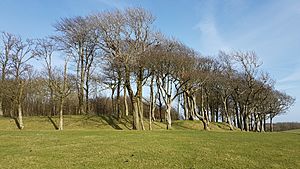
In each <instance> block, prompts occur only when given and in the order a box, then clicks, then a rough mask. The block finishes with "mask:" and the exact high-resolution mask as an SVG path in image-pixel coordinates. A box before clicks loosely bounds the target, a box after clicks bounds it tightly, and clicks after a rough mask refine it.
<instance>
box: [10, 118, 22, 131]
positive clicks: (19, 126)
mask: <svg viewBox="0 0 300 169" xmlns="http://www.w3.org/2000/svg"><path fill="white" fill-rule="evenodd" d="M12 119H14V121H15V123H16V126H17V127H18V129H19V130H21V129H22V128H21V125H20V123H19V120H18V119H17V118H16V117H12Z"/></svg>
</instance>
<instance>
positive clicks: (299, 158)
mask: <svg viewBox="0 0 300 169" xmlns="http://www.w3.org/2000/svg"><path fill="white" fill-rule="evenodd" d="M4 121H5V122H6V121H7V120H4ZM28 121H29V120H27V122H28ZM32 123H33V122H32ZM78 123H79V122H78ZM175 123H179V124H177V125H176V124H174V126H176V127H178V128H177V129H174V130H170V131H166V130H162V129H161V130H160V129H157V130H155V131H130V130H113V129H111V128H107V129H103V128H105V127H104V126H102V129H101V130H100V129H98V130H96V129H94V128H93V127H91V126H90V128H92V129H87V128H84V129H82V130H78V129H76V128H77V127H78V125H79V124H77V127H75V129H74V130H72V129H71V128H70V126H69V129H68V130H66V131H54V130H53V129H52V128H51V129H50V130H46V129H45V128H42V129H41V130H33V129H28V127H29V126H28V127H27V130H25V131H18V130H14V129H13V130H10V129H3V128H4V126H3V124H4V123H3V119H2V121H1V120H0V127H1V128H2V130H0V168H1V169H6V168H22V169H23V168H63V169H65V168H220V169H221V168H222V169H223V168H237V169H240V168H293V169H295V168H300V132H299V131H297V132H282V133H251V132H220V131H222V130H220V131H211V132H205V131H199V130H194V129H187V128H188V127H187V126H190V127H193V126H194V124H193V123H192V124H190V123H189V124H184V122H180V121H178V122H175ZM185 123H188V122H185ZM80 124H81V123H80ZM196 124H197V126H198V123H196ZM160 125H162V124H160ZM107 127H108V126H107ZM180 127H182V128H180ZM223 127H224V126H223ZM183 128H184V129H183ZM224 131H225V130H224Z"/></svg>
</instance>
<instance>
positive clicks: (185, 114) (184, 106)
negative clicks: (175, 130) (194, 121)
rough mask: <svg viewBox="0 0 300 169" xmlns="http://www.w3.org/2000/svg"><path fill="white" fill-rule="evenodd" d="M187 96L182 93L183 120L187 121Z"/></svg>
mask: <svg viewBox="0 0 300 169" xmlns="http://www.w3.org/2000/svg"><path fill="white" fill-rule="evenodd" d="M187 99H188V97H187V94H186V93H183V108H184V119H185V120H188V119H189V110H188V105H187Z"/></svg>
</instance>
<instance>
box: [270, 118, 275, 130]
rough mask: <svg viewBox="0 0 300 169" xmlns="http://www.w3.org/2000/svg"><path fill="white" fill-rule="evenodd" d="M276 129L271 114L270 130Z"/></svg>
mask: <svg viewBox="0 0 300 169" xmlns="http://www.w3.org/2000/svg"><path fill="white" fill-rule="evenodd" d="M273 131H274V125H273V117H272V115H270V132H273Z"/></svg>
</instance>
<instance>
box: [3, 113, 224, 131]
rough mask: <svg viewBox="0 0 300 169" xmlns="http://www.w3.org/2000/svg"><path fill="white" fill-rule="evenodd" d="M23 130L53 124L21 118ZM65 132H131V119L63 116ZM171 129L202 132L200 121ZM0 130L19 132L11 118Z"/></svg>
mask: <svg viewBox="0 0 300 169" xmlns="http://www.w3.org/2000/svg"><path fill="white" fill-rule="evenodd" d="M52 119H53V121H54V122H55V123H56V124H57V122H58V117H53V118H52ZM23 121H24V125H25V128H24V130H26V131H27V130H54V126H53V124H52V123H51V122H50V120H49V119H48V117H46V116H41V117H37V116H35V117H23ZM144 123H145V129H146V130H148V129H149V122H148V121H147V119H145V121H144ZM152 128H153V129H154V130H165V129H166V124H165V123H161V122H157V121H156V122H153V124H152ZM210 128H211V130H213V131H228V130H229V126H228V125H227V124H225V123H210ZM64 129H65V130H99V129H101V130H113V129H116V130H131V129H132V118H130V117H129V118H122V119H121V120H118V119H117V118H116V117H113V116H91V115H87V116H74V115H73V116H65V117H64ZM172 129H174V130H203V124H202V122H200V121H184V120H177V121H173V123H172ZM0 130H6V131H7V130H10V131H17V130H19V129H18V128H17V126H16V123H15V121H14V120H13V119H11V118H4V117H0Z"/></svg>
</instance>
